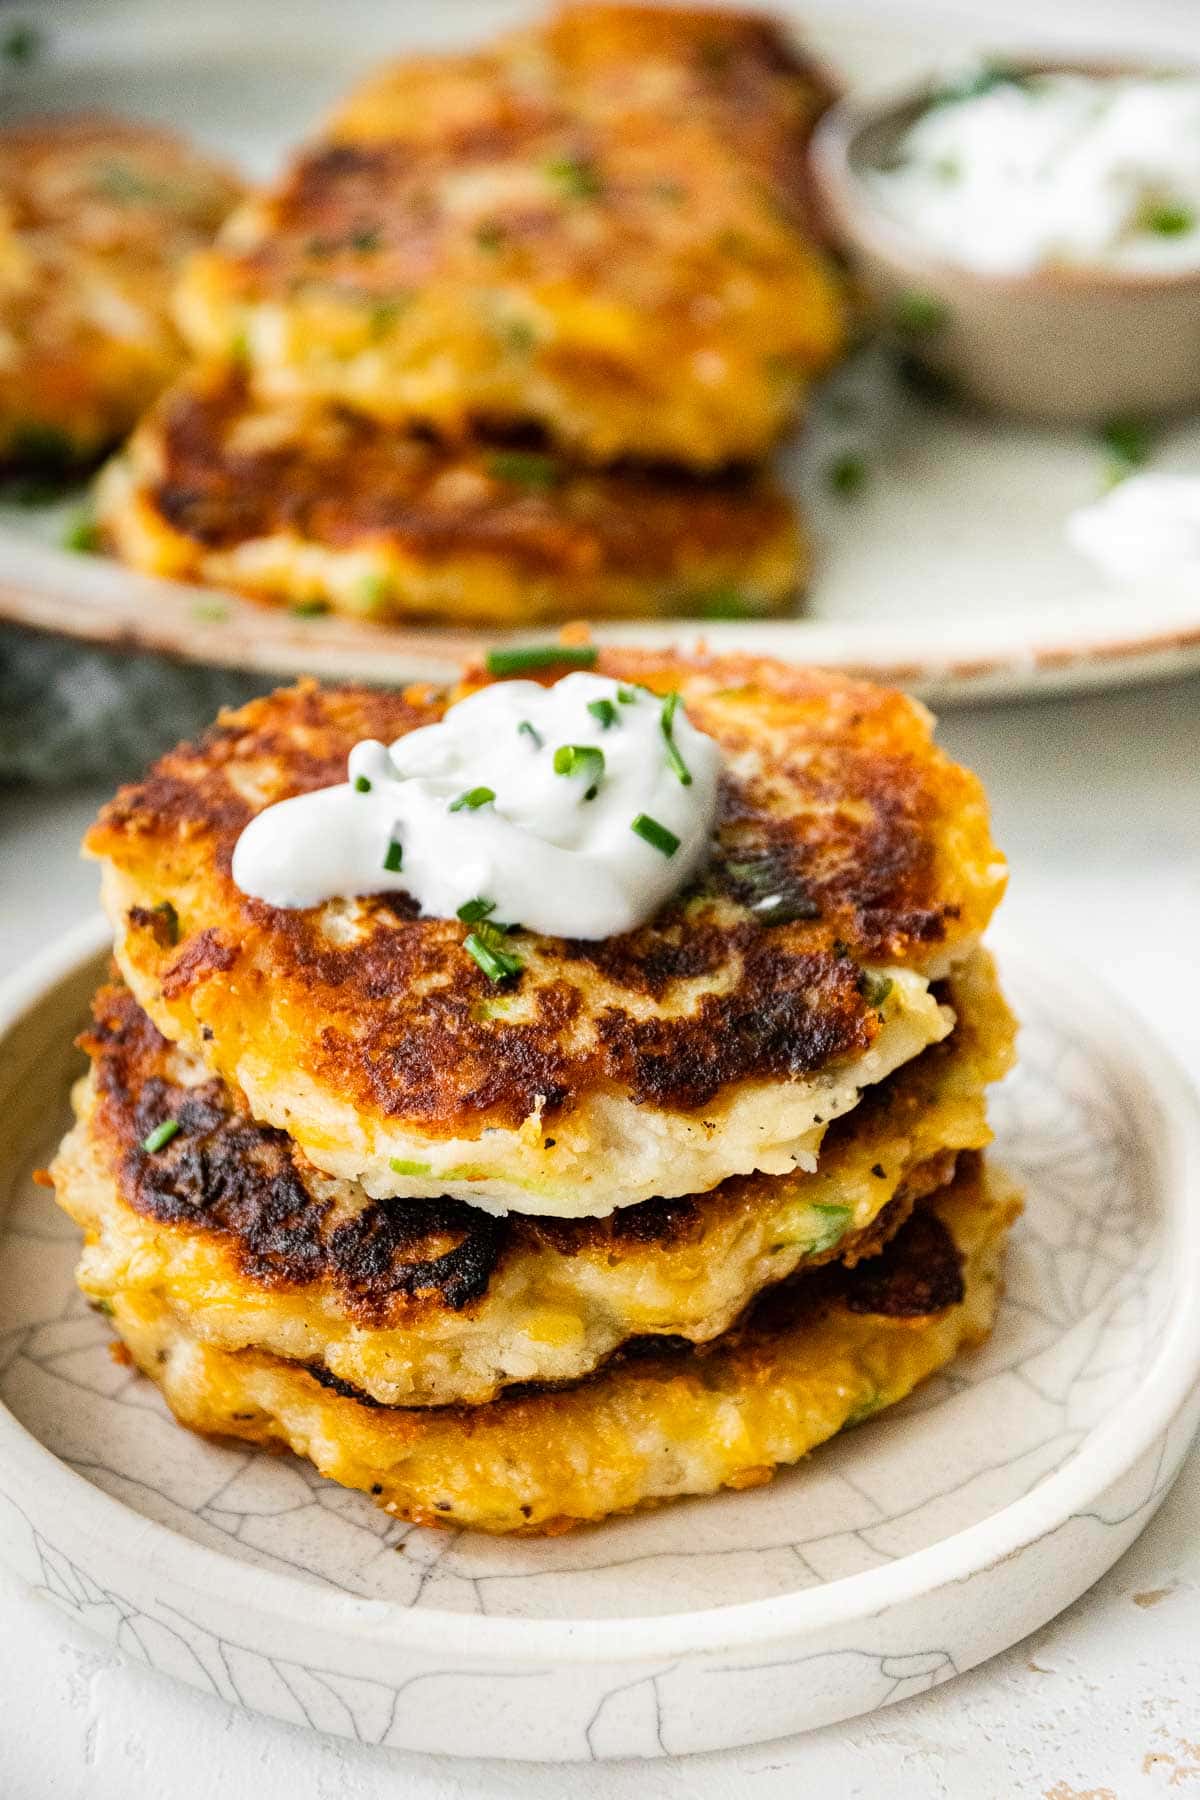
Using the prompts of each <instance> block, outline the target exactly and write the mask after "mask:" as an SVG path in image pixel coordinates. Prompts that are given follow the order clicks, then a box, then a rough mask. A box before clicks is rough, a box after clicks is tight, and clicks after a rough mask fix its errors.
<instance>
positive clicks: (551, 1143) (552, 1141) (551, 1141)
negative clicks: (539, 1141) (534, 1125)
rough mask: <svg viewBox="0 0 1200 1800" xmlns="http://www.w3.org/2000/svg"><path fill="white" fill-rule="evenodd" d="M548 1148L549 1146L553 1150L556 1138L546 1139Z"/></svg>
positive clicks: (548, 1148)
mask: <svg viewBox="0 0 1200 1800" xmlns="http://www.w3.org/2000/svg"><path fill="white" fill-rule="evenodd" d="M546 1148H547V1150H553V1148H554V1139H553V1138H547V1139H546Z"/></svg>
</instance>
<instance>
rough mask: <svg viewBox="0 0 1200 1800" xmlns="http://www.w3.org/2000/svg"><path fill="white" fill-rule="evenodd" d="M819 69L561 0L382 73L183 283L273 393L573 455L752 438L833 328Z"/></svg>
mask: <svg viewBox="0 0 1200 1800" xmlns="http://www.w3.org/2000/svg"><path fill="white" fill-rule="evenodd" d="M827 97H828V96H827V91H826V88H825V86H824V83H823V82H822V81H821V80H820V79H819V78H818V77H817V76H816V75H815V74H814V72H813V70H812V69H811V68H810V67H809V66H808V65H807V64H805V63H804V62H803V61H801V60H799V59H798V58H797V57H796V56H795V55H794V54H793V52H792V51H791V49H790V48H789V47H788V45H787V44H786V42H785V40H784V39H783V37H782V35H781V34H780V33H779V32H778V31H777V29H776V28H775V27H774V26H772V25H771V24H770V23H769V22H767V21H765V20H763V19H760V18H756V17H754V16H752V15H742V14H738V13H723V14H718V13H708V12H693V13H687V12H681V13H675V12H668V11H665V10H661V11H660V10H658V9H652V8H641V7H630V8H625V7H587V8H583V9H580V11H579V12H578V13H573V12H571V11H568V12H567V13H566V14H565V15H564V16H563V17H562V18H560V19H559V20H558V21H557V22H551V24H550V25H549V26H547V27H545V28H544V29H542V30H540V31H533V32H527V33H521V34H518V35H517V36H516V37H514V38H510V39H507V40H503V41H501V42H500V43H498V44H497V45H496V46H495V47H494V48H492V49H490V50H487V51H482V52H479V53H476V54H472V55H459V56H448V57H427V58H417V59H414V60H413V61H411V62H409V63H406V64H403V65H401V66H400V67H398V68H397V69H394V70H391V71H388V72H385V73H384V74H383V75H381V76H377V77H375V78H373V79H372V80H371V81H369V82H368V83H367V84H366V85H365V87H364V88H363V89H362V90H360V92H359V93H357V94H356V95H353V96H351V98H350V99H349V101H348V102H347V104H346V105H345V106H344V107H343V108H342V109H341V111H340V112H339V113H338V114H337V115H336V116H335V118H334V119H333V120H332V122H331V124H330V126H329V127H328V131H327V135H326V136H325V137H324V138H323V139H322V140H321V141H319V142H316V143H313V144H310V145H309V146H307V147H306V148H304V149H303V150H302V151H301V152H300V153H299V154H298V155H297V157H296V158H295V159H294V161H293V163H292V165H291V167H290V168H289V170H288V171H287V172H286V174H285V175H284V177H283V178H282V179H281V181H280V182H279V183H278V184H277V185H276V187H275V188H274V189H272V190H271V191H269V192H268V193H266V194H263V195H261V196H259V197H256V198H254V199H252V200H250V201H249V202H248V203H247V204H246V205H245V206H244V207H243V208H241V209H239V211H238V212H237V213H236V214H235V216H234V217H233V218H232V219H231V220H230V222H229V224H228V227H227V228H226V230H225V231H224V232H223V233H222V235H221V238H220V240H219V242H218V244H217V246H216V247H215V248H214V249H213V250H212V251H211V252H210V253H209V254H207V255H205V256H202V257H199V258H198V259H196V261H195V262H194V263H193V264H192V265H191V267H190V270H189V272H188V274H187V276H186V277H185V280H184V282H183V284H182V286H181V289H180V292H179V295H178V302H177V312H178V317H179V320H180V323H181V327H182V329H183V330H184V332H185V335H186V336H187V337H188V339H189V341H190V343H191V344H192V346H193V348H194V349H195V350H196V352H197V353H198V355H199V356H200V357H201V358H203V359H212V360H218V361H220V360H228V359H231V358H233V359H237V360H241V361H244V362H245V363H246V364H247V365H248V366H249V369H250V371H251V376H252V380H253V383H254V386H255V388H256V390H257V391H258V392H259V393H261V394H263V395H264V396H266V397H268V398H270V399H272V400H288V401H290V400H294V399H296V398H298V397H306V398H309V399H319V400H324V401H332V402H338V403H341V404H344V405H347V406H349V407H352V408H353V409H355V410H357V411H360V412H364V413H368V414H371V415H373V416H375V417H377V418H379V419H381V420H383V421H385V422H387V423H389V424H392V425H396V424H401V423H406V422H411V421H418V422H420V423H423V424H426V425H430V426H432V427H434V428H435V429H436V430H437V431H438V432H439V433H441V434H443V435H446V436H452V437H453V436H458V437H461V436H463V435H466V434H468V433H469V432H470V430H471V429H472V428H474V427H480V426H482V427H487V428H492V427H496V426H502V427H511V426H513V425H534V426H537V427H539V428H541V429H542V430H543V431H544V432H545V433H546V434H547V435H548V436H549V437H551V438H552V439H554V440H555V441H556V442H557V443H559V444H561V445H563V446H566V447H568V448H570V449H572V450H573V451H574V452H575V453H576V454H577V455H579V456H580V457H582V458H584V459H586V460H589V461H594V462H608V461H613V460H616V459H619V458H622V457H630V456H631V457H637V458H641V459H643V460H646V459H651V460H665V461H669V462H674V463H679V464H683V465H687V466H691V467H695V468H702V469H709V468H715V467H717V466H719V465H721V464H724V463H728V462H734V461H742V460H749V459H753V458H757V457H760V456H761V455H762V454H763V453H764V452H765V451H766V450H767V449H768V448H769V447H770V445H771V443H772V442H773V441H774V440H775V439H776V438H777V437H778V436H779V434H780V432H781V431H782V430H783V429H784V428H785V427H786V425H787V424H788V423H789V421H790V420H791V419H792V418H793V417H794V415H795V414H796V412H797V411H798V409H799V407H800V405H801V403H802V400H803V397H804V394H805V391H806V388H807V386H808V385H809V382H810V381H811V378H812V376H813V375H814V374H815V373H817V372H819V371H820V370H822V369H824V368H825V367H827V366H828V365H829V364H830V363H831V362H832V361H833V360H834V358H835V357H836V356H837V355H838V353H839V351H840V349H841V347H842V343H843V338H844V334H845V324H844V303H843V297H842V291H841V284H840V281H839V280H838V278H837V277H836V275H835V273H834V271H833V268H832V265H831V263H830V262H829V260H828V259H827V257H826V255H825V253H824V252H823V251H822V250H821V249H820V248H818V247H817V246H816V244H815V243H814V241H813V234H812V232H811V230H810V229H809V226H808V223H807V212H808V194H807V182H806V177H805V155H806V148H807V140H808V135H809V133H810V131H811V128H812V126H813V124H814V122H815V120H816V118H817V117H818V115H819V113H820V111H821V110H822V108H823V106H824V105H825V104H826V101H827Z"/></svg>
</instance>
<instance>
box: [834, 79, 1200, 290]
mask: <svg viewBox="0 0 1200 1800" xmlns="http://www.w3.org/2000/svg"><path fill="white" fill-rule="evenodd" d="M960 91H961V92H962V97H961V98H953V97H946V98H940V99H938V100H936V101H934V102H933V103H931V104H930V105H929V106H928V107H927V108H926V109H925V110H924V111H923V112H922V113H921V114H920V116H919V117H918V118H917V119H916V120H915V122H914V123H913V124H912V125H911V126H910V127H909V129H908V130H907V132H905V134H904V135H903V137H902V138H901V139H900V141H899V143H898V144H897V146H896V154H895V161H894V163H891V164H889V166H888V167H886V168H877V169H873V170H869V171H868V172H867V174H866V180H867V182H868V185H869V186H870V188H871V191H872V193H873V194H874V196H875V198H876V199H877V200H878V202H879V203H880V204H881V205H882V206H883V207H884V208H885V210H886V211H887V212H889V213H890V214H891V215H892V216H893V217H894V218H896V219H897V220H899V221H901V222H902V223H904V224H905V225H906V226H908V227H909V229H910V230H912V231H913V232H914V233H916V234H918V235H919V236H920V237H922V238H923V239H924V240H925V242H926V243H927V244H928V245H930V246H931V247H933V248H934V249H936V250H938V251H939V252H940V253H941V254H942V255H943V256H944V257H945V258H946V260H947V261H949V262H953V263H957V264H960V265H962V266H965V267H967V268H971V269H976V270H979V271H981V272H985V273H991V274H1026V273H1029V272H1030V271H1032V270H1034V269H1039V268H1046V267H1050V266H1073V267H1088V266H1091V267H1107V268H1113V269H1126V270H1137V269H1142V270H1146V271H1148V272H1151V271H1152V272H1154V273H1162V272H1168V271H1170V270H1172V269H1192V268H1196V267H1198V266H1200V79H1197V78H1196V77H1193V76H1184V75H1162V76H1117V75H1083V74H1046V75H1029V76H1017V77H1013V78H1011V79H1005V78H997V79H994V80H992V81H991V83H990V85H986V86H985V87H984V89H983V91H981V92H971V91H970V84H969V83H968V84H966V85H965V86H964V88H963V89H962V90H960Z"/></svg>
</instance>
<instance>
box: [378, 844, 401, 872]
mask: <svg viewBox="0 0 1200 1800" xmlns="http://www.w3.org/2000/svg"><path fill="white" fill-rule="evenodd" d="M403 862H404V846H403V845H402V844H398V843H397V842H396V840H395V838H393V839H392V841H391V843H390V844H389V845H388V847H387V855H386V856H385V857H384V859H383V866H384V868H385V869H386V870H387V871H388V873H389V875H394V874H395V873H396V871H397V870H398V869H399V868H400V867H401V865H402V864H403Z"/></svg>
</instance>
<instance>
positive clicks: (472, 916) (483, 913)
mask: <svg viewBox="0 0 1200 1800" xmlns="http://www.w3.org/2000/svg"><path fill="white" fill-rule="evenodd" d="M495 910H496V902H495V901H494V900H484V899H483V898H482V897H480V898H479V899H477V900H465V901H464V902H463V904H462V905H461V906H460V907H459V909H458V916H459V918H460V919H461V920H462V922H463V924H464V925H478V923H479V921H480V919H486V918H487V916H488V914H489V913H494V912H495Z"/></svg>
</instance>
